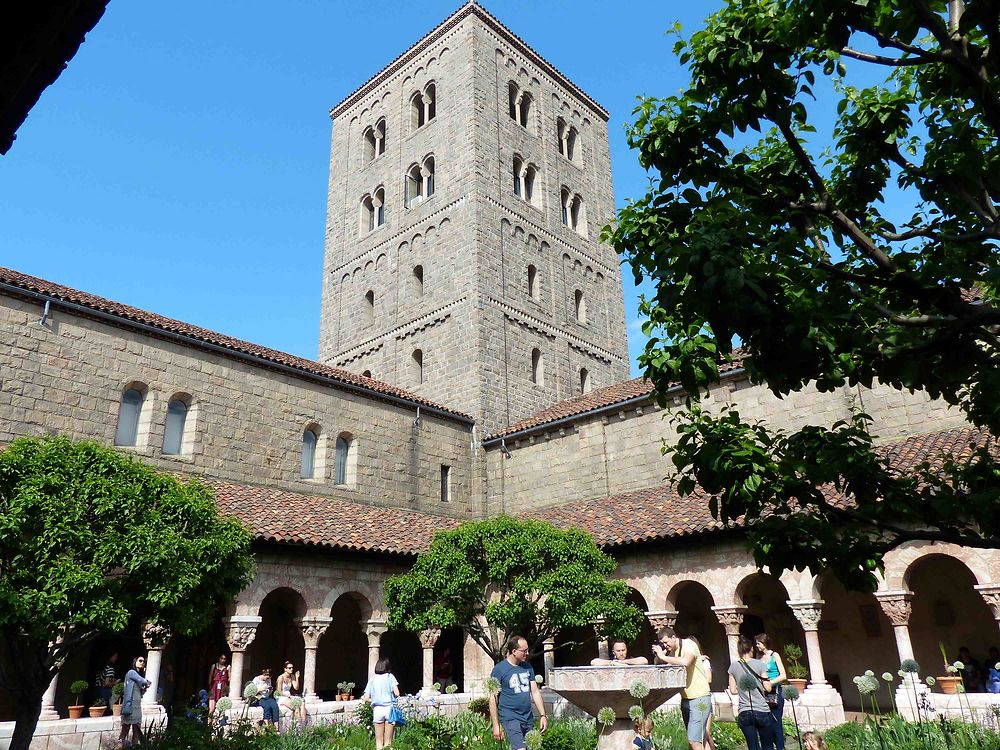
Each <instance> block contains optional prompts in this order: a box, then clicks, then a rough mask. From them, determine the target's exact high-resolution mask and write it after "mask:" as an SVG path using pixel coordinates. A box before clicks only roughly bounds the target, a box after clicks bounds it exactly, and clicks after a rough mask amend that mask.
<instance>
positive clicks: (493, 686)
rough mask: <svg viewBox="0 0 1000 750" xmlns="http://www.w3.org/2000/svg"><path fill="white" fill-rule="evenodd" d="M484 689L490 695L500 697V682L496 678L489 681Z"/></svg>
mask: <svg viewBox="0 0 1000 750" xmlns="http://www.w3.org/2000/svg"><path fill="white" fill-rule="evenodd" d="M484 687H485V688H486V692H487V694H488V695H500V680H498V679H497V678H496V677H490V678H489V679H487V680H486V683H485V684H484Z"/></svg>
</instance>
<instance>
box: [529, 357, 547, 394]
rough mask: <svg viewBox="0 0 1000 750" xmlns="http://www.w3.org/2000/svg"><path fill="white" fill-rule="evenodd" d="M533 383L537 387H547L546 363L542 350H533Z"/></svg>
mask: <svg viewBox="0 0 1000 750" xmlns="http://www.w3.org/2000/svg"><path fill="white" fill-rule="evenodd" d="M531 382H532V383H534V384H535V385H545V361H544V360H543V359H542V350H541V349H532V350H531Z"/></svg>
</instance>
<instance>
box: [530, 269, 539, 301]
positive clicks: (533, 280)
mask: <svg viewBox="0 0 1000 750" xmlns="http://www.w3.org/2000/svg"><path fill="white" fill-rule="evenodd" d="M528 296H529V297H531V298H532V299H538V269H537V268H535V267H534V266H532V265H529V266H528Z"/></svg>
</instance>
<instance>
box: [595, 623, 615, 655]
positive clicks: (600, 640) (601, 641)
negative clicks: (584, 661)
mask: <svg viewBox="0 0 1000 750" xmlns="http://www.w3.org/2000/svg"><path fill="white" fill-rule="evenodd" d="M592 624H593V626H594V633H595V634H596V635H597V656H598V657H599V658H601V659H610V658H611V646H610V644H609V643H608V637H607V636H606V635H602V634H601V628H603V627H604V618H603V617H598V618H597V619H595V620H594V622H593V623H592Z"/></svg>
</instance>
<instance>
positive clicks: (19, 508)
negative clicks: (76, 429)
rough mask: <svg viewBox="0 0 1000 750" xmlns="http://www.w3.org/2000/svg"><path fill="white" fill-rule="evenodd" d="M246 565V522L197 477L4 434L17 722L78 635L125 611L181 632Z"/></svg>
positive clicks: (0, 493) (89, 634)
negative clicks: (221, 506) (20, 708)
mask: <svg viewBox="0 0 1000 750" xmlns="http://www.w3.org/2000/svg"><path fill="white" fill-rule="evenodd" d="M253 571H254V563H253V557H252V554H251V552H250V533H249V532H248V531H246V530H245V529H244V528H243V527H242V525H241V524H240V523H239V522H238V521H236V520H235V519H231V518H222V517H220V516H219V515H218V513H217V511H216V508H215V503H214V499H213V496H212V493H211V491H210V490H209V489H208V488H207V487H205V486H204V485H202V484H200V483H199V482H197V481H195V480H191V481H187V482H184V481H181V480H178V479H176V478H174V477H172V476H168V475H164V474H158V473H157V472H156V471H154V470H153V469H151V468H149V467H148V466H145V465H143V464H141V463H139V462H137V461H135V460H133V459H132V458H130V457H128V456H126V455H124V454H122V453H119V452H117V451H115V450H113V449H110V448H107V447H104V446H101V445H98V444H96V443H89V442H72V441H70V440H68V439H66V438H61V437H48V438H40V439H28V438H24V439H19V440H15V441H14V442H13V443H11V444H10V445H9V446H7V448H6V449H4V450H3V452H2V453H0V637H2V638H3V639H4V644H5V646H6V647H7V649H8V653H9V654H10V655H11V656H12V662H13V664H15V665H17V669H16V671H10V670H9V669H6V668H5V667H3V662H0V685H2V686H3V687H4V688H6V689H7V690H8V691H10V692H11V694H12V695H14V696H15V698H17V702H18V703H20V704H23V705H26V706H31V707H35V711H34V716H33V717H32V716H29V715H28V714H25V715H23V716H22V715H21V714H19V715H18V717H17V718H18V730H20V729H21V728H22V727H23V726H25V725H24V723H23V721H29V720H30V721H34V720H35V719H37V706H38V703H39V700H40V698H41V695H42V693H43V692H44V690H45V687H46V686H47V685H48V682H49V680H50V678H51V675H52V674H54V673H55V672H56V671H57V670H58V668H59V666H60V665H61V664H62V662H63V660H64V659H65V658H66V657H67V655H68V654H70V653H73V652H75V651H76V650H77V649H79V647H80V646H81V645H82V644H84V643H86V642H88V641H90V640H91V639H93V638H94V637H95V636H97V635H98V634H99V633H114V632H121V631H122V630H124V629H125V627H126V625H128V623H129V621H130V620H132V619H133V618H136V617H138V618H143V619H146V620H150V621H152V622H155V623H158V624H160V625H164V626H167V627H169V628H170V629H172V630H173V631H174V632H177V633H183V634H193V633H195V632H197V631H198V630H200V629H201V628H203V627H204V626H205V625H207V624H208V623H209V622H210V621H211V618H212V617H213V616H214V615H215V614H216V611H217V608H218V606H219V605H220V604H221V602H222V601H223V600H225V599H227V598H231V597H233V596H235V595H236V594H237V593H238V592H239V591H240V590H242V589H243V588H244V587H245V586H246V584H247V583H248V582H249V581H250V579H251V578H252V576H253ZM29 713H30V712H29ZM32 727H33V724H32ZM18 730H15V737H14V742H13V743H12V747H14V749H15V750H18V748H19V747H20V743H21V742H23V741H24V739H25V738H24V737H23V736H22V734H21V733H20V732H19V731H18ZM28 739H30V731H29V733H28ZM24 746H25V747H26V746H27V745H24Z"/></svg>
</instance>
